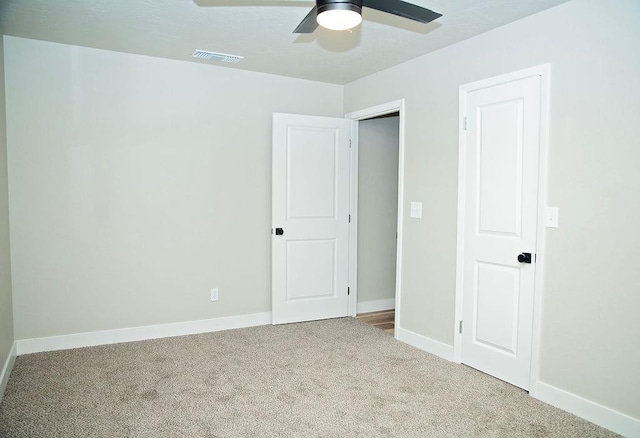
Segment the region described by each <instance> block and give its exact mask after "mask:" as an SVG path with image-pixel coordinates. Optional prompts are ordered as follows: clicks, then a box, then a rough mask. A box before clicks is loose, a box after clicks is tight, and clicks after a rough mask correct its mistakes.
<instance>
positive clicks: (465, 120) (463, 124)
mask: <svg viewBox="0 0 640 438" xmlns="http://www.w3.org/2000/svg"><path fill="white" fill-rule="evenodd" d="M462 129H464V130H465V131H466V130H467V116H465V117H464V119H462Z"/></svg>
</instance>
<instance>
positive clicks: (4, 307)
mask: <svg viewBox="0 0 640 438" xmlns="http://www.w3.org/2000/svg"><path fill="white" fill-rule="evenodd" d="M2 41H3V37H2V31H1V29H0V372H1V371H2V367H4V364H5V362H6V360H7V358H8V356H9V352H10V351H11V347H13V304H12V300H11V255H10V250H9V199H8V194H9V192H8V188H7V181H8V178H7V135H6V134H7V128H6V124H5V120H6V117H5V97H4V49H3V44H2Z"/></svg>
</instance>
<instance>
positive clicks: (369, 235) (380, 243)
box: [358, 117, 399, 303]
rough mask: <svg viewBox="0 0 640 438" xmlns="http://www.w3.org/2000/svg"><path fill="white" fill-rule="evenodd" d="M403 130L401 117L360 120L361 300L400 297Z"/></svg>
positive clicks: (359, 297)
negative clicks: (400, 135) (398, 262)
mask: <svg viewBox="0 0 640 438" xmlns="http://www.w3.org/2000/svg"><path fill="white" fill-rule="evenodd" d="M398 131H399V118H398V117H388V118H382V119H372V120H363V121H361V122H359V138H358V143H359V146H358V148H359V149H358V303H362V302H367V301H376V300H388V299H393V298H394V297H395V288H396V231H397V222H398Z"/></svg>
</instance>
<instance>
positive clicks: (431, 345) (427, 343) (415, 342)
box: [395, 327, 453, 362]
mask: <svg viewBox="0 0 640 438" xmlns="http://www.w3.org/2000/svg"><path fill="white" fill-rule="evenodd" d="M395 336H396V339H397V340H399V341H402V342H404V343H407V344H409V345H411V346H414V347H416V348H419V349H420V350H423V351H426V352H427V353H431V354H435V355H436V356H440V357H441V358H443V359H446V360H448V361H451V362H452V361H453V346H452V345H447V344H444V343H442V342H440V341H436V340H433V339H431V338H427V337H426V336H422V335H419V334H417V333H414V332H411V331H409V330H405V329H403V328H400V327H396V329H395Z"/></svg>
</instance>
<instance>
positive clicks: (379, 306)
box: [356, 298, 396, 313]
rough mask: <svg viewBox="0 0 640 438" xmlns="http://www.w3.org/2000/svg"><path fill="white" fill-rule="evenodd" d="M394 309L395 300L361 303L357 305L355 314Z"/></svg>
mask: <svg viewBox="0 0 640 438" xmlns="http://www.w3.org/2000/svg"><path fill="white" fill-rule="evenodd" d="M395 308H396V300H395V298H389V299H387V300H374V301H362V302H360V303H358V304H357V306H356V309H357V310H356V312H357V313H369V312H382V311H383V310H391V309H395Z"/></svg>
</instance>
